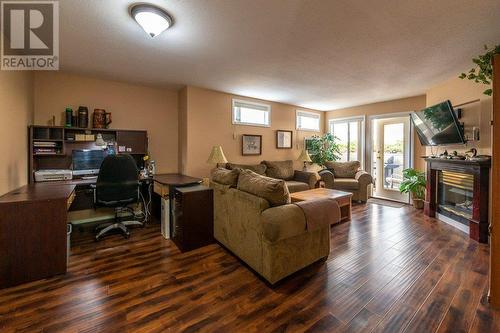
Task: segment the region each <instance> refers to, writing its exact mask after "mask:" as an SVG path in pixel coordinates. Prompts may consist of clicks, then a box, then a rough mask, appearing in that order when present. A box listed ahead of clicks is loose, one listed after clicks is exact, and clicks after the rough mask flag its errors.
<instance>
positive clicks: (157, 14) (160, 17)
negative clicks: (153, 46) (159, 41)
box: [130, 4, 174, 37]
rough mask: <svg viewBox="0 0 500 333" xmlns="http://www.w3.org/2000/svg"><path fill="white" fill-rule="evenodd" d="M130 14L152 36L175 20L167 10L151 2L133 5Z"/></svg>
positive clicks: (159, 32)
mask: <svg viewBox="0 0 500 333" xmlns="http://www.w3.org/2000/svg"><path fill="white" fill-rule="evenodd" d="M130 15H132V17H133V18H134V20H135V21H136V22H137V23H138V24H139V25H140V26H141V27H142V28H143V29H144V31H146V33H147V34H148V35H150V36H151V37H156V36H158V35H159V34H161V33H162V32H163V31H165V30H167V29H168V28H170V27H171V26H172V24H173V22H174V21H173V20H172V17H171V16H170V15H169V14H168V13H167V12H166V11H165V10H163V9H161V8H159V7H156V6H153V5H149V4H137V5H134V6H132V8H131V9H130Z"/></svg>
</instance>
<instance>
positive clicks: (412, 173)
mask: <svg viewBox="0 0 500 333" xmlns="http://www.w3.org/2000/svg"><path fill="white" fill-rule="evenodd" d="M426 184H427V183H426V181H425V174H424V173H423V172H421V171H418V170H415V169H412V168H409V169H405V170H403V182H402V183H401V185H400V186H399V191H400V192H401V193H411V197H412V199H413V207H415V208H417V209H422V208H424V197H425V186H426Z"/></svg>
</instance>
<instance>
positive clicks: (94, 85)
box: [34, 72, 178, 172]
mask: <svg viewBox="0 0 500 333" xmlns="http://www.w3.org/2000/svg"><path fill="white" fill-rule="evenodd" d="M34 93H35V124H39V125H47V124H50V122H51V119H52V116H55V117H56V125H62V124H63V121H64V120H63V119H64V118H63V114H64V110H65V108H66V107H71V108H73V110H76V109H77V108H78V106H79V105H85V106H87V107H88V108H89V112H90V114H91V113H92V111H93V110H94V109H95V108H103V109H106V111H108V112H111V113H112V116H113V123H112V124H111V128H121V129H142V130H147V131H148V135H149V151H150V154H151V158H152V159H154V160H155V161H156V163H157V170H158V172H177V170H178V105H177V92H176V91H172V90H168V89H162V88H155V87H147V86H141V85H135V84H128V83H122V82H115V81H109V80H100V79H95V78H90V77H85V76H80V75H74V74H68V73H62V72H57V73H56V72H37V73H36V74H35V82H34Z"/></svg>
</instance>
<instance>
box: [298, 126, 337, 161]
mask: <svg viewBox="0 0 500 333" xmlns="http://www.w3.org/2000/svg"><path fill="white" fill-rule="evenodd" d="M337 140H338V139H337V138H336V137H335V136H334V135H333V134H330V133H326V134H324V135H323V136H319V135H314V136H313V137H312V138H310V139H308V142H307V146H306V149H307V151H308V152H309V155H310V156H311V160H312V161H313V163H316V164H318V165H319V166H321V167H324V166H325V162H328V161H337V160H340V157H341V153H340V145H339V143H338V142H337Z"/></svg>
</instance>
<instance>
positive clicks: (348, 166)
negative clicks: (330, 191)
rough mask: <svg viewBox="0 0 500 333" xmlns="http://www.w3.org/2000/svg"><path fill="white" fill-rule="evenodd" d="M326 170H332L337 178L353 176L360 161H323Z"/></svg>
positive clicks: (358, 167) (357, 169) (359, 165)
mask: <svg viewBox="0 0 500 333" xmlns="http://www.w3.org/2000/svg"><path fill="white" fill-rule="evenodd" d="M325 166H326V167H327V168H328V170H331V171H333V175H334V176H335V177H337V178H354V176H356V172H358V171H359V169H360V167H361V163H359V161H351V162H325Z"/></svg>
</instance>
